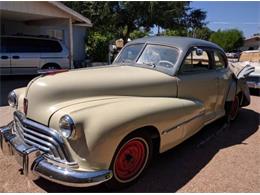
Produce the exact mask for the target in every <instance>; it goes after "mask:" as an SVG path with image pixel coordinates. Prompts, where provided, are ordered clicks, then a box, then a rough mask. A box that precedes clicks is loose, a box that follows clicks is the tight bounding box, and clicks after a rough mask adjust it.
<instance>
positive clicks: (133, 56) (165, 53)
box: [116, 44, 178, 68]
mask: <svg viewBox="0 0 260 195" xmlns="http://www.w3.org/2000/svg"><path fill="white" fill-rule="evenodd" d="M143 46H144V44H135V45H129V46H126V47H125V48H124V50H123V51H122V53H121V54H120V56H119V58H118V59H117V60H116V63H131V62H132V63H133V62H134V63H136V64H137V65H138V64H141V65H149V66H153V67H157V66H161V67H164V68H173V67H174V65H175V63H176V61H177V59H178V50H177V49H176V48H173V47H168V46H163V45H152V44H148V45H146V47H145V48H144V50H143V51H142V53H141V55H140V57H138V55H139V53H140V52H141V50H142V48H143ZM137 58H138V59H137Z"/></svg>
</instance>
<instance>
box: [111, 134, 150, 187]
mask: <svg viewBox="0 0 260 195" xmlns="http://www.w3.org/2000/svg"><path fill="white" fill-rule="evenodd" d="M152 153H153V152H152V140H151V138H150V137H149V136H148V135H147V134H145V133H142V132H141V133H134V134H132V135H130V136H127V137H126V138H125V139H124V140H123V141H122V142H121V143H120V145H119V146H118V148H117V150H116V152H115V154H114V157H113V160H112V163H111V166H110V169H111V170H112V171H113V178H112V179H111V180H109V181H108V182H107V183H106V185H107V187H108V188H109V189H112V190H114V189H121V188H124V187H127V186H128V185H130V184H132V183H134V182H135V181H136V180H137V179H138V178H139V176H140V175H141V174H142V173H143V171H144V170H145V168H146V167H147V166H148V164H149V163H150V161H151V158H152Z"/></svg>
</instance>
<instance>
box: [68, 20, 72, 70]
mask: <svg viewBox="0 0 260 195" xmlns="http://www.w3.org/2000/svg"><path fill="white" fill-rule="evenodd" d="M69 60H70V68H72V67H73V25H72V18H71V17H70V18H69Z"/></svg>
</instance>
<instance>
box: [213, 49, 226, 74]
mask: <svg viewBox="0 0 260 195" xmlns="http://www.w3.org/2000/svg"><path fill="white" fill-rule="evenodd" d="M214 61H215V69H217V70H219V69H223V68H225V59H224V57H223V55H222V54H221V53H220V52H218V51H214Z"/></svg>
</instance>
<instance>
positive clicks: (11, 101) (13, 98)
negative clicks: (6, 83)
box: [8, 91, 18, 107]
mask: <svg viewBox="0 0 260 195" xmlns="http://www.w3.org/2000/svg"><path fill="white" fill-rule="evenodd" d="M17 102H18V101H17V96H16V94H15V92H14V91H11V92H10V93H9V94H8V104H9V105H10V106H11V107H16V106H17Z"/></svg>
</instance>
